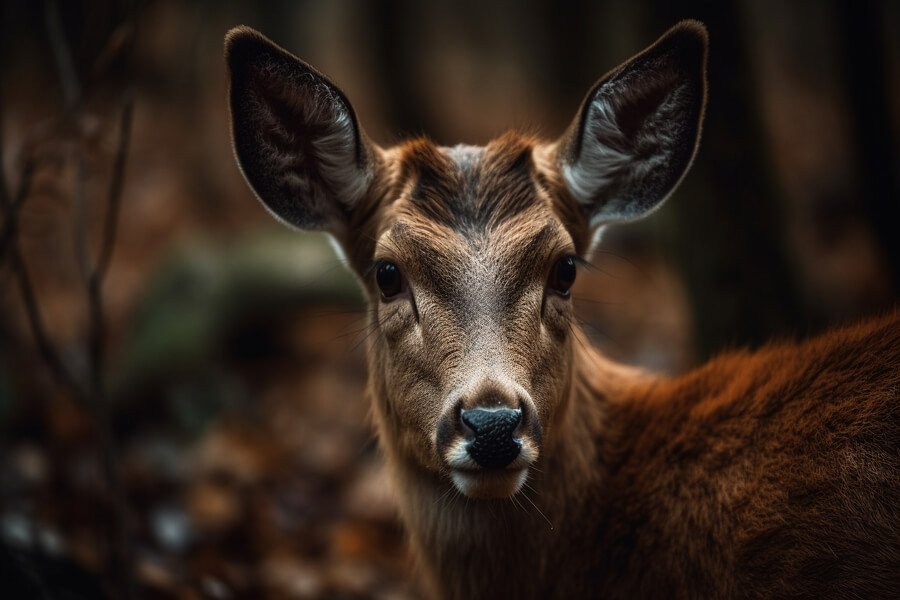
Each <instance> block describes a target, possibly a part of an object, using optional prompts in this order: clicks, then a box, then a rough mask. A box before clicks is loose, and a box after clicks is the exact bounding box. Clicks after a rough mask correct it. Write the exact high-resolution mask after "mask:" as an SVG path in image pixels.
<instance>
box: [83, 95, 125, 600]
mask: <svg viewBox="0 0 900 600" xmlns="http://www.w3.org/2000/svg"><path fill="white" fill-rule="evenodd" d="M133 108H134V104H133V101H132V99H131V96H130V95H129V96H128V97H127V98H126V101H125V106H124V108H123V110H122V120H121V122H120V128H119V143H118V146H117V148H116V155H115V159H114V162H113V174H112V180H111V183H110V190H109V197H108V203H107V208H106V219H105V221H104V227H103V234H102V235H103V237H102V242H101V247H100V255H99V257H98V259H97V262H96V264H95V265H94V267H93V268H92V269H91V271H90V275H89V278H88V309H89V334H88V336H89V339H88V345H89V363H90V392H91V398H92V402H91V408H92V410H93V413H94V420H95V422H96V424H97V431H98V433H99V436H100V447H101V453H100V454H101V457H102V460H103V471H104V473H105V475H106V478H107V481H108V482H109V490H110V494H111V495H112V496H113V498H112V500H113V510H114V511H115V514H114V522H115V523H117V526H116V527H114V528H112V531H111V532H110V534H111V535H112V536H114V539H113V540H112V542H113V545H112V547H113V548H114V549H115V551H114V553H113V556H112V557H111V561H110V562H111V565H110V571H111V573H113V575H114V576H115V577H116V578H117V579H118V581H117V585H116V588H117V590H118V592H119V595H120V596H121V597H123V598H132V597H134V585H133V580H132V577H131V573H132V570H133V560H134V556H133V553H132V549H131V544H130V543H129V540H128V532H127V522H128V499H127V497H126V494H125V487H124V485H123V483H122V480H121V473H120V472H119V465H118V464H117V462H116V459H115V457H116V456H117V454H118V452H117V447H116V442H115V438H114V436H113V432H112V424H111V422H110V417H109V410H108V406H107V390H106V385H105V382H104V377H103V373H104V370H105V360H104V358H105V352H104V348H105V340H106V325H105V319H104V315H103V280H104V278H105V276H106V272H107V269H108V267H109V263H110V260H111V257H112V251H113V246H114V244H115V237H116V224H117V222H118V214H119V205H120V203H121V196H122V184H123V182H124V176H125V175H124V174H125V164H126V159H127V155H128V143H129V140H130V137H131V120H132V115H133V114H134V112H133Z"/></svg>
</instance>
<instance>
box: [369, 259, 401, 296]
mask: <svg viewBox="0 0 900 600" xmlns="http://www.w3.org/2000/svg"><path fill="white" fill-rule="evenodd" d="M375 283H377V284H378V289H380V290H381V297H382V298H384V299H385V300H390V299H391V298H393V297H394V296H396V295H398V294H399V293H400V292H402V291H403V274H402V273H400V269H399V268H398V267H397V265H395V264H394V263H392V262H387V261H386V260H383V261H381V262H379V263H378V266H377V267H376V268H375Z"/></svg>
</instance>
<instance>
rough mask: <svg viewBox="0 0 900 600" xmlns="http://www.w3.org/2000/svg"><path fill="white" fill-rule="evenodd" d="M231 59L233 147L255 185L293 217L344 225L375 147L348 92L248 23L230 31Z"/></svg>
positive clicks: (340, 228)
mask: <svg viewBox="0 0 900 600" xmlns="http://www.w3.org/2000/svg"><path fill="white" fill-rule="evenodd" d="M225 59H226V64H227V67H228V73H229V107H230V112H231V135H232V141H233V145H234V152H235V155H236V157H237V161H238V164H239V166H240V168H241V171H242V172H243V174H244V177H245V178H246V179H247V182H248V183H249V184H250V187H251V188H252V189H253V191H254V192H255V193H256V195H257V196H258V197H259V199H260V200H261V201H262V203H263V204H264V205H265V206H266V208H268V209H269V211H270V212H272V213H273V214H274V215H275V216H276V217H277V218H278V219H279V220H281V221H284V222H286V223H288V224H289V225H292V226H294V227H297V228H300V229H322V230H327V231H330V232H332V233H336V234H343V233H345V232H344V230H345V228H346V224H347V223H348V220H349V216H350V213H351V212H352V211H353V209H354V207H355V206H356V205H357V204H358V203H359V202H360V200H361V199H362V197H363V196H364V195H365V193H366V191H367V190H368V188H369V185H370V184H371V181H372V176H373V169H374V162H375V159H376V153H375V148H374V146H373V145H372V144H371V142H369V141H368V140H367V138H366V136H365V134H364V133H363V132H362V130H361V128H360V126H359V123H358V121H357V118H356V114H355V113H354V111H353V107H352V106H351V105H350V102H349V101H348V100H347V98H346V96H345V95H344V93H343V92H342V91H341V90H340V89H339V88H338V87H337V86H336V85H334V84H333V83H332V82H331V81H330V80H329V79H328V78H327V77H325V76H324V75H322V74H321V73H319V72H318V71H316V70H315V69H314V68H313V67H311V66H310V65H308V64H307V63H305V62H303V61H302V60H300V59H299V58H297V57H296V56H294V55H292V54H290V53H289V52H287V51H286V50H284V49H282V48H281V47H279V46H278V45H276V44H275V43H274V42H272V41H270V40H269V39H267V38H266V37H264V36H263V35H262V34H260V33H259V32H257V31H255V30H253V29H250V28H248V27H237V28H235V29H232V30H231V31H229V32H228V34H227V36H226V37H225Z"/></svg>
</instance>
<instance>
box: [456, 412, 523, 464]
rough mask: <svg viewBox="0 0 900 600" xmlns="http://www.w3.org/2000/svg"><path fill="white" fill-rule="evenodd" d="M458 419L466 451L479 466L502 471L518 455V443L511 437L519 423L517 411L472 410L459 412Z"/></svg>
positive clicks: (520, 415)
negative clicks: (464, 439)
mask: <svg viewBox="0 0 900 600" xmlns="http://www.w3.org/2000/svg"><path fill="white" fill-rule="evenodd" d="M460 420H461V421H462V423H463V429H464V430H465V432H466V434H467V435H466V438H467V439H469V440H470V441H469V442H468V444H467V445H466V450H468V452H469V455H470V456H471V457H472V458H473V459H474V460H475V462H477V463H478V464H479V465H481V466H482V467H486V468H494V469H497V468H502V467H505V466H506V465H508V464H509V463H511V462H512V461H513V460H515V458H516V457H517V456H518V455H519V451H520V450H521V449H522V442H521V441H519V440H517V439H515V437H514V436H515V432H516V429H517V428H518V426H519V423H520V422H521V421H522V411H521V409H518V408H517V409H511V408H498V409H484V408H473V409H469V410H463V411H461V413H460ZM469 432H471V435H468V434H469Z"/></svg>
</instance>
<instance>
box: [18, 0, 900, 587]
mask: <svg viewBox="0 0 900 600" xmlns="http://www.w3.org/2000/svg"><path fill="white" fill-rule="evenodd" d="M682 18H697V19H700V20H702V21H704V22H705V23H706V25H707V26H708V28H709V32H710V41H711V48H710V65H709V67H710V72H709V76H710V97H709V105H708V114H707V119H706V125H705V131H704V136H703V142H702V144H701V148H700V153H699V155H698V158H697V161H696V162H695V164H694V167H693V169H692V171H691V172H690V174H689V175H688V176H687V178H686V179H685V180H684V183H683V184H682V186H681V187H680V189H679V190H678V191H677V192H676V193H675V194H674V195H673V197H672V198H671V199H670V200H669V202H668V203H667V204H666V206H665V208H664V209H662V210H660V211H659V212H657V213H656V214H654V215H653V216H652V217H651V218H650V219H648V220H647V221H646V222H643V223H640V224H636V225H630V226H626V227H621V228H619V229H617V230H615V231H613V232H611V233H610V234H609V235H608V236H607V237H606V238H605V243H604V245H603V247H602V249H601V251H600V252H599V253H598V254H597V255H596V256H595V257H594V260H593V263H594V266H595V268H594V269H590V270H588V271H585V272H584V273H582V275H581V276H580V279H579V282H578V285H577V288H576V293H575V297H576V303H577V307H578V314H579V318H580V319H581V320H582V322H583V326H584V328H585V329H586V331H587V332H588V333H589V335H590V336H591V338H592V339H594V341H595V343H597V344H598V345H599V346H600V347H601V348H602V349H603V350H604V351H605V352H606V353H607V354H608V355H610V356H611V357H613V358H615V359H618V360H622V361H625V362H628V363H632V364H637V365H642V366H644V367H647V368H650V369H654V370H660V371H664V372H668V373H673V374H674V373H678V372H682V371H684V370H686V369H688V368H690V367H691V366H693V365H696V364H698V363H699V362H701V361H703V360H704V359H706V358H708V357H710V356H711V355H714V354H716V353H718V352H721V351H723V350H724V349H727V348H732V347H739V346H758V345H759V344H761V343H763V342H764V341H765V340H768V339H770V338H773V337H804V336H808V335H812V334H815V333H816V332H818V331H821V330H822V329H823V328H825V327H827V326H830V325H833V324H836V323H842V322H847V321H850V320H853V319H857V318H860V317H863V316H865V315H869V314H874V313H878V312H879V311H884V310H886V309H888V308H889V307H891V306H893V305H895V304H896V302H897V298H898V290H900V235H898V234H897V229H898V226H900V193H898V175H897V174H898V166H900V165H898V152H900V148H898V140H900V36H898V33H900V3H896V2H870V1H866V0H858V1H855V2H842V1H837V0H801V1H796V2H790V3H786V2H778V1H774V0H768V1H756V0H741V1H710V2H701V1H678V2H674V1H672V2H660V3H655V2H650V1H649V0H643V1H634V0H610V1H597V2H537V1H535V0H520V1H518V2H513V1H511V0H510V1H502V2H487V1H485V0H480V1H477V2H476V1H473V0H456V1H450V0H442V1H434V2H423V1H414V0H372V1H370V2H362V1H358V2H352V1H350V0H341V1H325V0H319V1H298V2H289V1H287V0H277V1H270V2H236V1H225V2H186V1H177V0H148V1H139V2H136V3H135V2H128V1H124V0H123V1H112V0H110V1H101V0H96V1H93V2H85V1H78V0H73V1H63V0H42V1H26V0H19V1H14V0H6V1H4V2H3V3H2V13H0V111H2V113H0V123H2V139H0V147H2V173H3V178H2V179H3V181H2V189H0V200H2V206H0V209H2V212H0V223H2V228H0V581H2V585H3V587H4V589H5V590H13V591H14V596H15V594H19V596H15V597H44V598H56V597H61V598H62V597H65V598H79V597H83V598H94V597H99V596H102V595H104V594H105V595H108V596H110V597H116V598H119V597H163V598H168V597H177V598H236V597H247V596H250V597H260V596H266V597H277V598H333V597H377V598H408V597H417V596H418V595H419V590H418V588H417V586H416V584H415V582H414V578H413V575H412V573H413V568H412V561H411V559H410V557H409V556H408V555H407V552H406V548H405V545H404V539H403V532H402V529H401V527H400V525H399V524H398V522H397V520H396V517H395V513H394V501H393V495H392V494H393V491H392V489H391V486H390V484H389V482H388V481H387V479H386V477H385V474H384V470H383V466H382V459H381V457H380V456H379V454H378V451H377V448H376V444H375V440H374V439H373V436H372V433H371V430H370V427H369V424H368V420H367V406H366V402H365V399H364V397H363V388H364V383H365V358H364V350H365V338H366V336H367V335H368V333H369V332H368V330H367V328H366V323H365V319H364V314H363V312H362V304H361V302H362V300H361V296H360V294H359V292H358V290H357V287H356V283H355V281H354V280H353V278H352V277H351V276H350V275H349V274H348V273H347V272H346V271H345V270H344V269H343V268H342V266H341V265H340V263H339V261H338V260H337V259H336V257H335V256H334V254H333V253H332V251H331V250H330V248H329V246H328V245H327V244H326V243H325V241H324V239H323V237H322V236H321V235H318V234H296V233H292V232H288V231H286V230H284V229H283V228H280V227H279V226H278V225H276V224H275V223H274V222H273V221H272V220H271V219H270V218H269V216H268V215H267V214H266V212H265V211H264V210H263V209H262V208H261V207H260V206H259V205H258V204H257V202H256V200H255V199H254V198H253V196H252V195H251V193H250V192H249V190H248V188H247V186H246V185H245V184H244V182H243V180H242V179H241V176H240V174H239V172H238V170H237V168H236V166H235V162H234V158H233V156H232V152H231V148H230V145H229V140H228V123H227V115H226V104H225V86H226V82H225V71H224V64H223V60H222V38H223V36H224V34H225V32H226V31H227V30H228V29H229V28H230V27H232V26H234V25H237V24H246V25H250V26H253V27H255V28H257V29H259V30H260V31H262V32H264V33H265V34H267V35H268V36H269V37H271V38H273V39H274V40H276V41H277V42H278V43H280V44H281V45H283V46H284V47H286V48H287V49H289V50H291V51H292V52H294V53H296V54H297V55H299V56H300V57H302V58H304V59H306V60H307V61H309V62H310V63H312V64H314V65H316V66H317V67H318V68H319V69H320V70H322V71H324V72H325V73H327V74H329V75H330V76H331V77H332V78H333V79H334V80H335V81H336V82H337V83H338V84H339V85H340V86H341V87H342V88H343V89H344V91H345V92H346V94H347V95H348V97H349V98H350V99H351V101H352V102H353V104H354V106H355V108H356V110H357V113H358V115H359V117H360V119H361V121H362V123H363V126H364V128H365V129H366V130H367V132H368V133H369V134H370V136H371V137H372V138H373V139H374V140H376V141H377V142H379V143H381V144H383V145H390V144H392V143H394V142H396V141H397V140H400V139H402V138H403V137H406V136H411V135H423V134H424V135H428V136H430V137H432V138H433V139H435V140H436V141H438V142H440V143H443V144H455V143H458V142H466V143H483V142H485V141H487V140H489V139H490V138H492V137H493V136H496V135H498V134H500V133H502V132H504V131H505V130H507V129H510V128H525V129H527V130H529V131H533V132H538V133H540V134H542V135H544V136H546V137H548V138H552V137H555V136H556V135H558V134H559V133H560V132H561V131H562V130H563V128H564V127H565V126H566V125H567V124H568V122H569V120H570V119H571V118H572V117H573V116H574V114H575V111H576V109H577V108H578V106H579V103H580V102H581V100H582V97H583V95H584V94H585V93H586V91H587V90H588V88H589V87H590V85H591V84H592V83H593V82H594V81H595V80H596V79H597V78H598V77H600V76H601V75H602V74H603V73H604V72H606V71H607V70H608V69H610V68H612V67H614V66H615V65H617V64H618V63H619V62H621V61H623V60H625V59H626V58H628V57H629V56H630V55H632V54H634V53H635V52H637V51H639V50H640V49H642V48H643V47H645V46H646V45H648V44H650V43H651V42H652V41H653V40H654V39H656V37H658V36H659V35H660V34H662V33H663V32H664V31H665V30H666V29H667V28H668V27H669V26H671V25H673V24H674V23H675V22H677V21H678V20H679V19H682Z"/></svg>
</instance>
